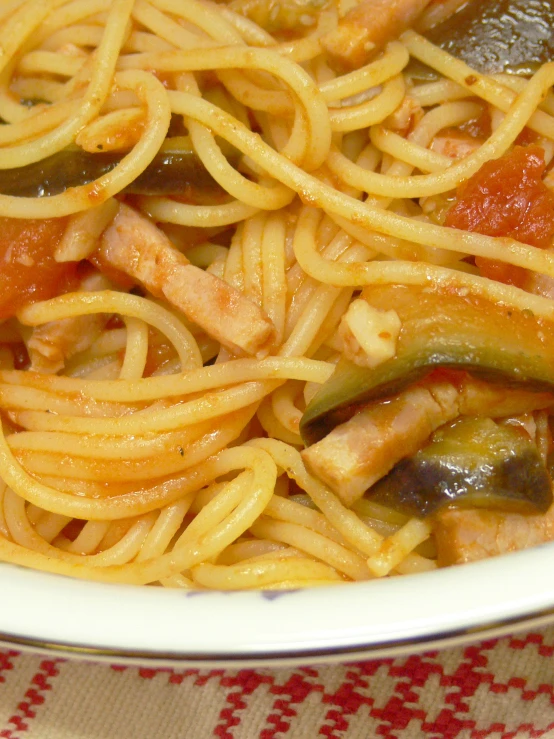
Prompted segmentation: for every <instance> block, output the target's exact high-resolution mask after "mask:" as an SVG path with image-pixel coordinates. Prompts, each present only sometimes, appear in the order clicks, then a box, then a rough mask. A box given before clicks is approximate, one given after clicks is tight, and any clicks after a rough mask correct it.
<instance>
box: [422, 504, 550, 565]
mask: <svg viewBox="0 0 554 739" xmlns="http://www.w3.org/2000/svg"><path fill="white" fill-rule="evenodd" d="M433 531H434V534H435V540H436V544H437V555H438V556H437V559H438V564H439V566H446V565H453V564H462V563H464V562H474V561H475V560H478V559H485V558H486V557H493V556H496V555H497V554H507V553H508V552H515V551H517V550H519V549H528V548H529V547H534V546H537V544H544V542H547V541H552V540H554V506H553V507H551V508H550V510H549V511H548V512H547V513H546V514H544V515H523V514H520V513H502V512H500V511H485V510H483V511H477V510H463V509H447V510H445V511H442V512H441V513H438V514H437V516H436V517H435V522H434V526H433Z"/></svg>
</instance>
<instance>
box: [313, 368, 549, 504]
mask: <svg viewBox="0 0 554 739" xmlns="http://www.w3.org/2000/svg"><path fill="white" fill-rule="evenodd" d="M443 374H444V379H439V378H440V374H439V373H437V375H435V376H431V377H430V378H428V379H427V380H426V381H425V382H422V383H420V384H419V385H415V386H413V387H410V388H408V389H407V390H404V391H403V392H401V393H399V394H398V395H396V396H394V397H392V398H389V399H387V400H385V401H382V402H378V403H373V404H370V405H368V406H366V407H365V408H363V409H362V410H360V411H359V412H358V413H357V414H356V415H354V416H353V417H352V418H351V419H350V420H349V421H346V422H345V423H342V424H340V425H339V426H336V427H335V428H334V429H333V430H332V431H331V432H330V433H329V434H327V436H325V437H324V438H323V439H321V441H318V442H316V443H315V444H312V445H311V446H309V447H308V448H307V449H305V450H304V451H303V452H302V457H303V459H304V461H305V463H306V465H307V466H308V467H309V468H310V470H311V471H312V472H313V473H314V474H315V475H316V476H317V477H319V478H320V479H321V480H323V482H325V483H326V484H327V485H329V487H330V488H331V489H332V490H334V491H335V492H336V493H337V495H338V496H339V497H340V498H341V500H342V501H343V503H344V504H345V505H348V506H350V505H352V504H353V503H354V502H355V501H356V500H357V499H358V498H360V497H361V496H362V495H363V494H364V493H365V492H366V490H368V489H369V488H370V487H371V485H373V484H374V483H375V482H377V480H380V479H381V477H383V476H384V475H386V474H387V472H389V471H390V470H391V469H392V468H393V467H394V465H395V464H396V463H397V462H399V461H400V460H401V459H402V458H404V457H408V456H410V455H412V454H414V453H415V452H416V451H418V449H420V448H421V447H422V446H423V445H424V444H425V442H426V441H427V439H428V438H429V436H430V435H431V434H432V433H433V431H435V430H436V429H437V428H439V426H442V425H443V424H445V423H448V422H449V421H453V420H454V419H455V418H457V417H458V416H460V415H468V416H482V415H486V416H490V417H493V418H495V417H506V416H516V415H520V414H522V413H526V412H528V411H533V410H536V409H538V408H546V407H548V406H550V405H552V403H553V402H554V398H553V396H552V395H551V394H550V393H535V392H531V391H528V390H524V389H513V388H504V387H502V386H500V385H494V384H491V383H488V382H484V381H482V380H477V379H475V378H472V377H470V376H469V375H467V374H465V373H460V374H459V376H457V374H454V373H452V378H453V379H452V381H449V380H448V374H447V373H443ZM458 377H459V379H458ZM435 378H437V379H435Z"/></svg>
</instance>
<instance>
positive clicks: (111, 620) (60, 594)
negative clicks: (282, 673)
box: [0, 543, 554, 666]
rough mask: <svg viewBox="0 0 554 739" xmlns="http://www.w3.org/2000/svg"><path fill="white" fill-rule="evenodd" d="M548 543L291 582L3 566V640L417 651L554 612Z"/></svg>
mask: <svg viewBox="0 0 554 739" xmlns="http://www.w3.org/2000/svg"><path fill="white" fill-rule="evenodd" d="M552 572H554V543H553V544H547V545H544V546H541V547H538V548H536V549H531V550H527V551H524V552H518V553H515V554H510V555H508V556H504V557H498V558H496V559H490V560H487V561H484V562H478V563H475V564H470V565H465V566H461V567H453V568H450V569H444V570H439V571H436V572H430V573H426V574H422V575H411V576H405V577H394V578H389V579H386V580H379V581H373V582H367V583H360V584H351V585H344V586H337V587H333V588H316V589H312V590H303V591H294V592H275V591H272V592H265V593H262V592H240V593H218V592H186V591H177V590H165V589H162V588H154V587H143V588H138V587H131V586H119V585H104V584H99V583H93V582H83V581H79V580H72V579H69V578H66V577H61V576H56V575H48V574H43V573H39V572H33V571H30V570H25V569H23V568H19V567H15V566H13V565H8V564H0V593H1V601H0V643H1V644H3V645H10V646H12V647H14V646H15V647H16V648H23V649H25V648H32V649H39V650H54V651H56V652H60V653H62V654H66V655H67V654H79V655H80V656H83V657H91V658H94V659H102V658H104V659H109V660H111V661H112V662H130V661H134V662H140V663H146V662H148V663H152V664H156V665H164V664H165V665H168V664H176V663H177V664H179V665H191V664H192V665H196V666H199V665H211V666H214V665H218V666H220V665H225V666H246V665H249V666H253V665H272V666H276V665H284V664H294V663H314V662H321V661H326V662H330V661H333V660H342V661H345V660H353V659H360V658H366V659H367V658H373V657H382V656H390V655H392V654H399V653H408V652H415V651H421V650H423V649H426V648H431V647H432V648H436V647H438V646H446V645H452V644H455V643H463V642H468V641H472V640H476V639H481V638H485V637H486V638H489V637H492V636H497V635H500V634H505V633H510V632H513V631H516V630H521V629H523V628H531V627H533V628H535V627H538V626H542V625H544V624H546V623H549V622H551V621H554V578H553V577H552Z"/></svg>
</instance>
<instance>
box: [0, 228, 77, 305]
mask: <svg viewBox="0 0 554 739" xmlns="http://www.w3.org/2000/svg"><path fill="white" fill-rule="evenodd" d="M66 225H67V219H66V218H48V219H44V220H34V219H30V220H20V219H17V218H3V217H0V319H5V318H9V317H11V316H13V315H14V314H15V313H16V311H17V310H18V309H19V308H21V307H22V306H24V305H27V304H28V303H34V302H36V301H37V300H47V299H48V298H52V297H54V296H55V295H58V294H60V293H62V292H66V291H67V290H69V289H71V285H72V284H74V282H75V280H76V270H77V267H76V264H75V263H71V262H69V263H68V262H63V263H59V262H56V260H55V259H54V251H55V249H56V246H57V245H58V244H59V242H60V240H61V238H62V236H63V233H64V231H65V227H66Z"/></svg>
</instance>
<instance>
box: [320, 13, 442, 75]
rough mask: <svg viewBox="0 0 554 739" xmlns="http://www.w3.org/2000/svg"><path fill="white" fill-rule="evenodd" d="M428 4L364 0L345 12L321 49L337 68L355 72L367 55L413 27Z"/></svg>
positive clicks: (323, 40) (326, 37)
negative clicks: (324, 50) (327, 54)
mask: <svg viewBox="0 0 554 739" xmlns="http://www.w3.org/2000/svg"><path fill="white" fill-rule="evenodd" d="M428 4H429V0H364V1H363V2H361V3H360V4H359V5H356V6H355V7H354V8H352V9H351V10H349V11H348V13H347V14H346V15H345V16H344V18H342V19H341V20H340V22H339V24H338V26H337V28H335V29H334V30H333V31H331V32H330V33H328V34H326V35H325V36H324V37H323V38H322V45H323V47H324V48H325V49H326V50H327V52H328V53H329V55H330V56H331V59H333V60H334V61H335V62H336V63H337V65H338V66H340V67H343V68H346V69H357V68H358V67H361V66H363V65H364V64H367V62H368V60H369V59H370V57H371V53H372V52H373V51H374V50H375V49H377V48H380V47H382V46H384V45H385V44H386V43H387V41H391V40H392V39H394V38H396V37H397V36H399V35H400V34H401V33H402V31H405V30H406V29H407V28H408V27H409V26H411V25H412V24H413V22H414V21H415V20H416V18H417V17H418V16H419V15H420V14H421V13H422V11H423V10H424V9H425V7H426V6H427V5H428Z"/></svg>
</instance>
